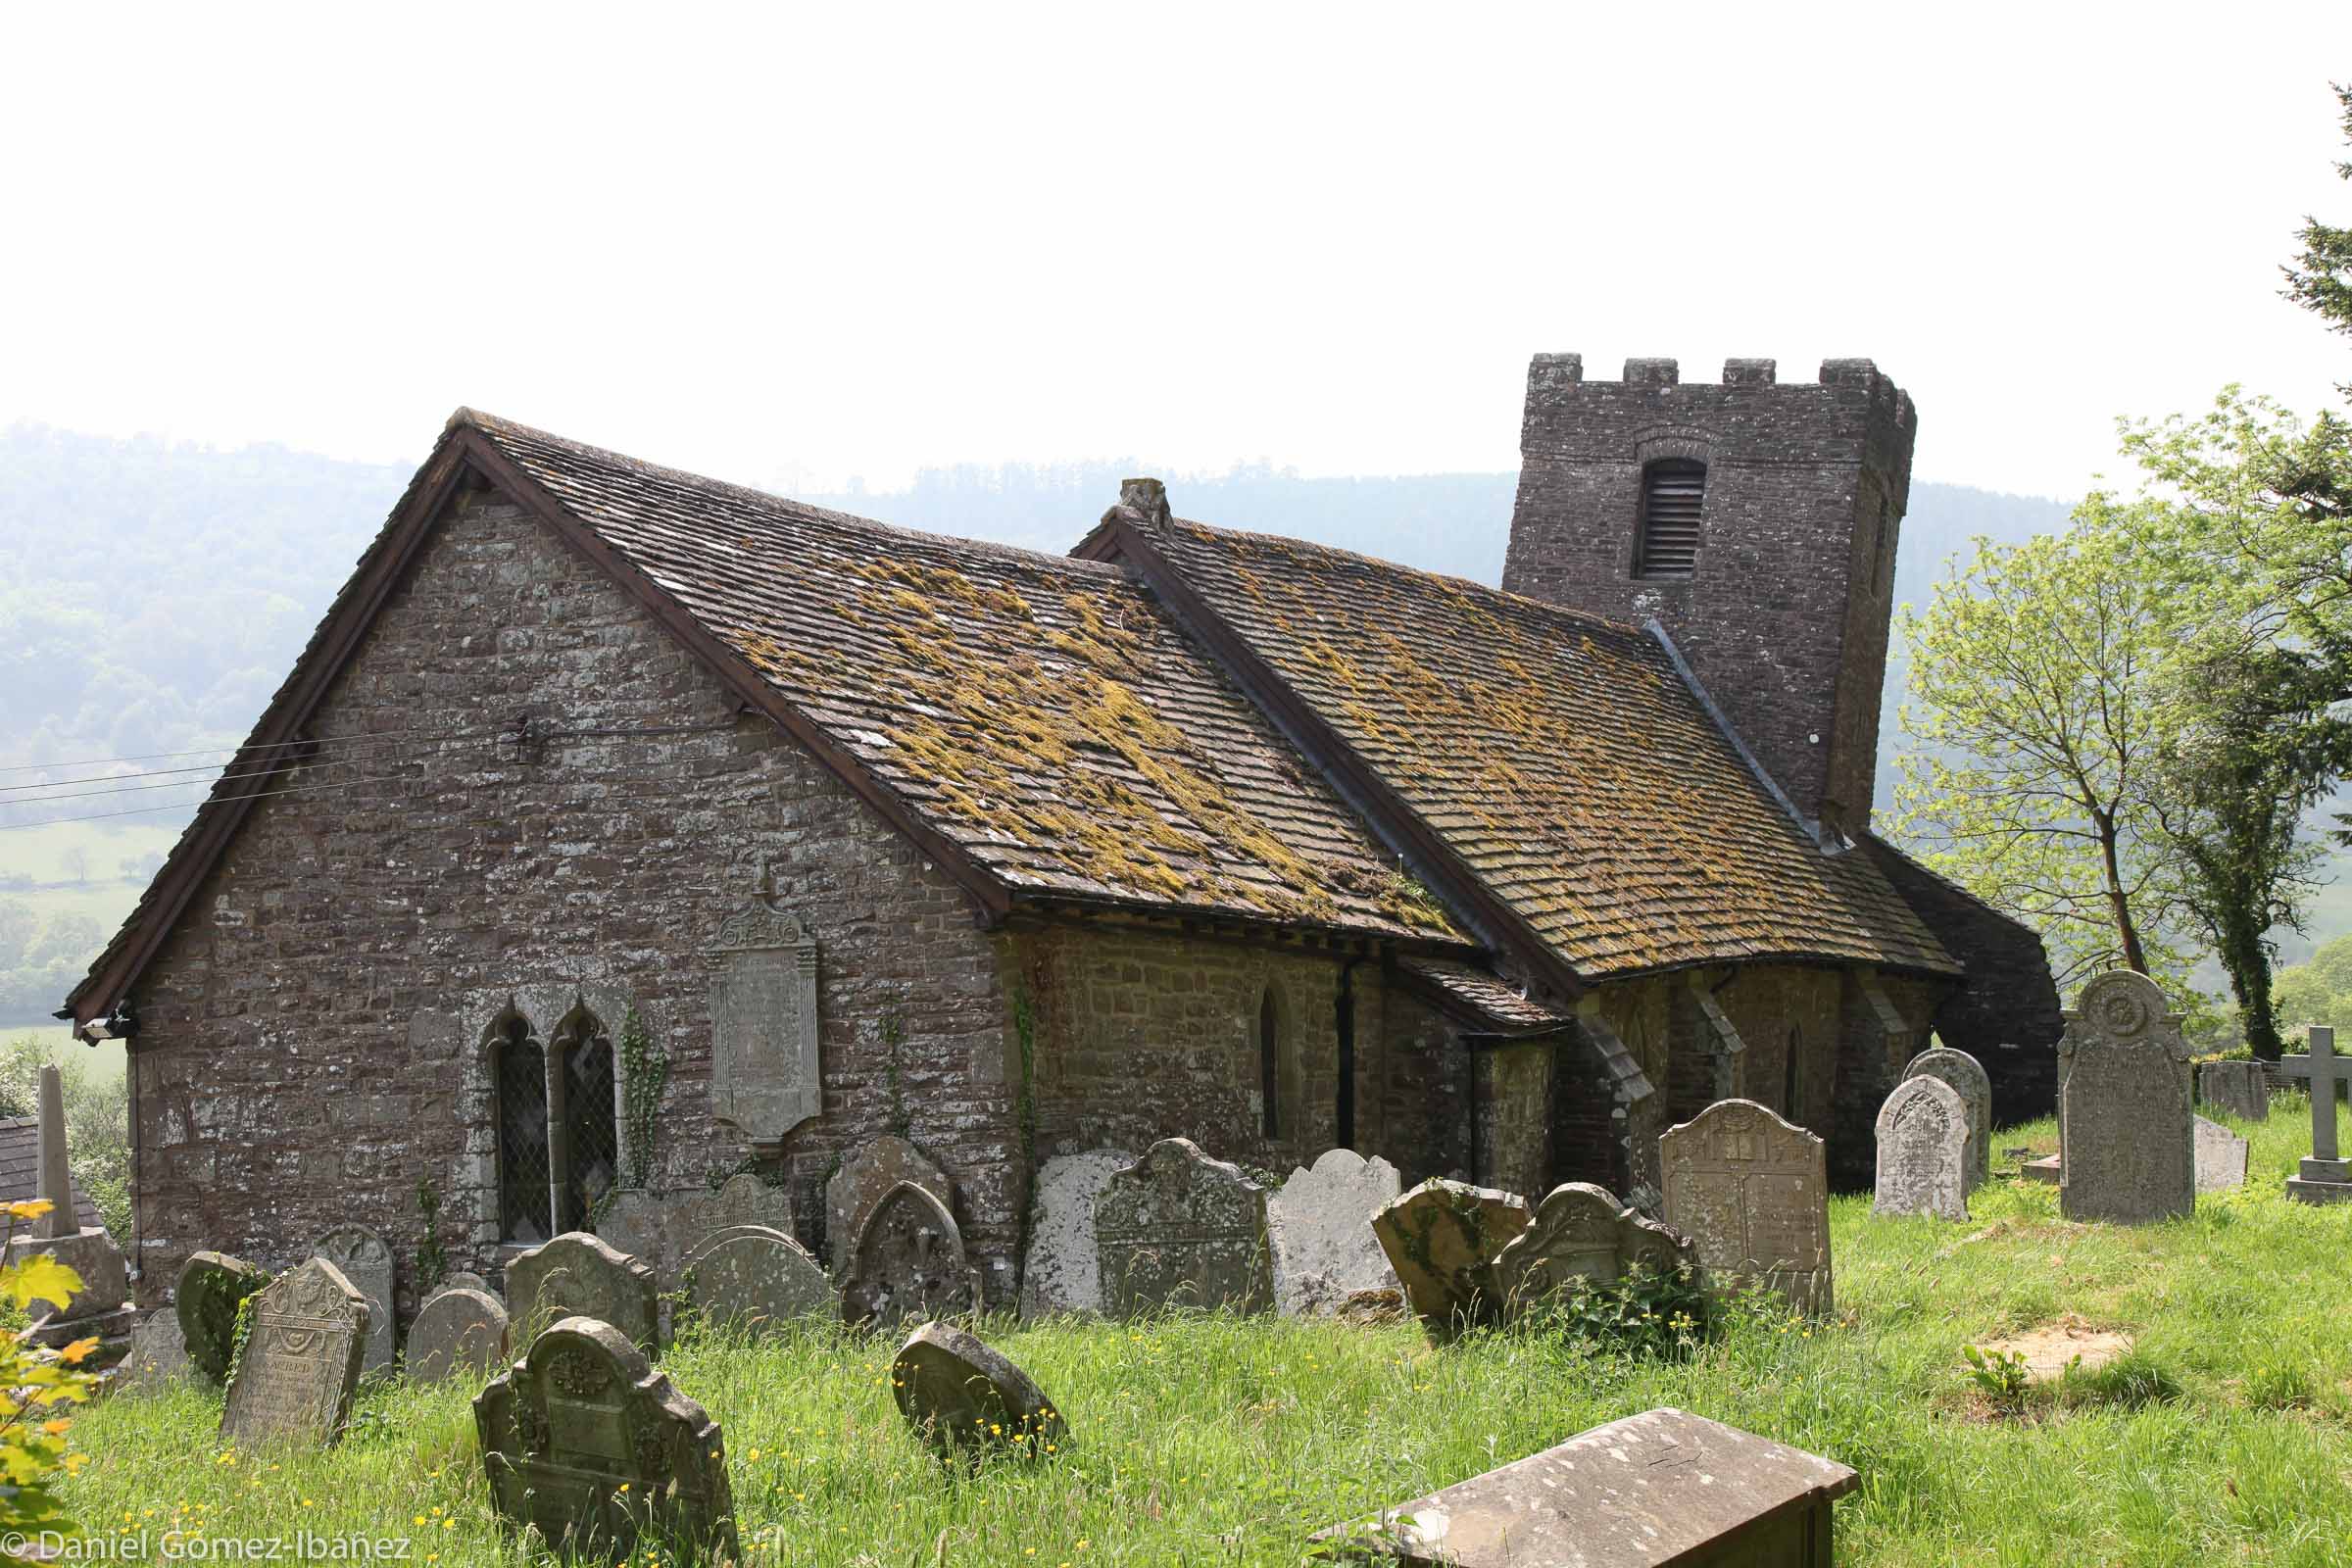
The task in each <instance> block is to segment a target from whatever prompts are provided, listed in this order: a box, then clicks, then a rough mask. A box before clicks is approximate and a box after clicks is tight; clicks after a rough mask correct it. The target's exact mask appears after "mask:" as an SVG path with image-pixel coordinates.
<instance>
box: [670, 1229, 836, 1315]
mask: <svg viewBox="0 0 2352 1568" xmlns="http://www.w3.org/2000/svg"><path fill="white" fill-rule="evenodd" d="M680 1273H681V1277H682V1278H683V1280H684V1282H685V1291H686V1299H687V1301H688V1302H689V1303H690V1304H691V1305H692V1306H693V1307H694V1308H695V1309H696V1310H697V1311H699V1312H701V1313H702V1314H703V1316H704V1317H705V1318H707V1319H709V1320H710V1321H711V1322H713V1323H726V1324H730V1325H733V1326H734V1327H736V1328H739V1329H746V1330H750V1331H751V1332H754V1333H772V1332H774V1331H775V1330H777V1329H780V1328H782V1327H783V1326H784V1325H785V1324H787V1323H789V1322H791V1321H792V1320H793V1319H794V1318H801V1317H810V1316H818V1315H822V1316H827V1317H829V1316H831V1315H832V1313H833V1309H834V1300H833V1282H832V1281H831V1280H828V1279H827V1278H825V1271H824V1270H823V1269H822V1268H820V1267H819V1266H818V1265H817V1261H816V1259H815V1258H813V1257H810V1256H809V1254H808V1253H807V1252H806V1251H804V1250H802V1248H801V1244H800V1243H798V1242H796V1241H794V1240H793V1239H792V1238H791V1237H789V1236H787V1235H785V1234H784V1233H783V1232H782V1231H776V1230H768V1229H766V1228H765V1227H763V1226H759V1225H730V1226H728V1227H727V1228H726V1229H724V1230H722V1231H719V1232H717V1233H716V1234H715V1235H712V1236H711V1237H708V1238H706V1239H705V1240H704V1242H703V1244H702V1245H701V1246H700V1247H697V1248H696V1249H695V1250H693V1251H691V1252H688V1253H687V1254H686V1260H685V1265H684V1267H683V1268H682V1269H681V1271H680Z"/></svg>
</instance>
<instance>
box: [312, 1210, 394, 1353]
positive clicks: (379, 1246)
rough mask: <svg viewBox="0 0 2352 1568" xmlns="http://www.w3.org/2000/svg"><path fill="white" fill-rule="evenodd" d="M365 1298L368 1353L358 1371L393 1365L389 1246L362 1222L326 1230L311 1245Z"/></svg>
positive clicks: (313, 1249)
mask: <svg viewBox="0 0 2352 1568" xmlns="http://www.w3.org/2000/svg"><path fill="white" fill-rule="evenodd" d="M311 1252H312V1254H313V1255H314V1256H317V1257H323V1258H325V1259H326V1260H327V1261H328V1262H329V1263H332V1264H334V1265H335V1267H336V1268H337V1269H338V1270H339V1271H341V1273H342V1275H343V1277H344V1278H345V1279H347V1280H349V1281H351V1283H352V1284H354V1285H356V1286H358V1287H359V1289H360V1294H361V1295H363V1296H365V1297H367V1298H368V1353H367V1355H366V1357H365V1358H364V1359H362V1361H361V1362H360V1375H361V1376H362V1377H367V1376H369V1375H370V1374H372V1373H376V1372H388V1371H390V1370H391V1369H392V1249H391V1248H390V1247H388V1246H386V1245H385V1243H384V1239H383V1238H382V1237H381V1236H378V1235H376V1234H375V1232H373V1231H371V1230H369V1229H368V1227H366V1226H365V1225H345V1226H343V1227H341V1228H340V1229H337V1230H331V1231H328V1232H327V1233H326V1234H325V1235H324V1236H321V1237H319V1240H318V1243H317V1244H316V1245H315V1246H313V1247H312V1249H311Z"/></svg>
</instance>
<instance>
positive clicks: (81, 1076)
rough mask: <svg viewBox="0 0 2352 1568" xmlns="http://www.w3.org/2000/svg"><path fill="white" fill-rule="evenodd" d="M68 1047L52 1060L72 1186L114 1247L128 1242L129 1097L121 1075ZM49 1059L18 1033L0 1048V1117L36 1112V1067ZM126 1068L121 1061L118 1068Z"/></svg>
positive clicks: (38, 1076)
mask: <svg viewBox="0 0 2352 1568" xmlns="http://www.w3.org/2000/svg"><path fill="white" fill-rule="evenodd" d="M88 1054H89V1052H88V1051H87V1049H86V1048H84V1047H79V1046H76V1047H73V1048H71V1051H70V1052H69V1054H67V1055H66V1056H65V1057H64V1059H63V1060H61V1061H59V1062H58V1077H59V1080H60V1082H59V1087H60V1088H61V1089H62V1090H64V1091H65V1102H66V1147H67V1149H68V1150H69V1151H71V1152H72V1155H73V1185H74V1187H75V1188H76V1189H78V1190H79V1191H80V1192H82V1193H85V1194H87V1195H88V1197H89V1200H90V1201H91V1202H92V1203H94V1204H96V1205H97V1208H98V1214H99V1217H100V1218H101V1219H102V1220H104V1221H105V1223H106V1229H107V1233H108V1234H109V1235H111V1236H113V1237H114V1239H115V1241H116V1243H117V1244H118V1245H120V1246H123V1247H128V1246H129V1245H130V1098H129V1089H128V1085H127V1083H126V1082H125V1080H124V1079H123V1078H121V1077H118V1076H116V1075H115V1074H113V1073H109V1072H100V1071H98V1070H96V1069H95V1068H94V1067H93V1066H91V1065H90V1063H88V1062H87V1061H85V1060H83V1059H82V1058H83V1057H85V1056H87V1055H88ZM50 1060H51V1057H50V1054H49V1052H48V1050H47V1048H46V1047H44V1046H43V1045H42V1044H41V1042H40V1040H39V1038H38V1037H36V1036H33V1035H20V1036H18V1037H17V1038H16V1039H15V1040H12V1041H10V1042H9V1043H8V1044H7V1046H5V1047H0V1116H36V1115H38V1114H40V1107H41V1069H42V1068H43V1067H44V1066H46V1065H48V1064H49V1062H50ZM128 1070H129V1068H128V1066H127V1064H125V1067H124V1071H125V1072H127V1071H128Z"/></svg>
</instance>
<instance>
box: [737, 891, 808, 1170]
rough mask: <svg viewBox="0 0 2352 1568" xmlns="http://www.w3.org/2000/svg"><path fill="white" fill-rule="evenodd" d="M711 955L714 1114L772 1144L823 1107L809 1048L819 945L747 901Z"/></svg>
mask: <svg viewBox="0 0 2352 1568" xmlns="http://www.w3.org/2000/svg"><path fill="white" fill-rule="evenodd" d="M711 952H712V954H713V956H715V957H716V959H717V964H716V967H715V968H714V969H713V971H712V973H711V1110H712V1114H714V1115H716V1116H717V1117H718V1119H719V1120H721V1121H724V1122H728V1123H730V1124H732V1125H733V1126H734V1127H735V1128H736V1129H737V1130H738V1131H740V1132H741V1133H742V1134H743V1135H744V1137H746V1138H748V1139H750V1140H751V1141H752V1142H753V1143H755V1144H774V1143H777V1142H780V1141H781V1140H782V1139H783V1137H784V1136H785V1134H787V1133H789V1132H791V1131H792V1130H793V1129H794V1128H795V1127H798V1126H799V1125H800V1124H801V1123H803V1122H805V1121H807V1120H809V1118H810V1117H812V1116H815V1115H817V1114H819V1113H820V1112H821V1111H823V1109H824V1082H823V1079H822V1078H821V1076H820V1075H819V1070H818V1060H817V1046H816V942H815V939H814V938H812V937H810V936H809V930H808V928H807V927H806V926H804V925H802V924H801V922H800V920H799V919H798V918H796V917H795V916H793V915H791V914H789V913H787V912H785V911H784V910H782V909H778V908H775V907H771V906H770V905H769V904H768V903H767V901H766V900H765V899H754V900H753V901H752V902H751V903H750V904H748V905H746V906H745V907H743V908H742V909H741V910H739V911H738V912H737V913H735V914H734V915H733V916H732V917H730V918H729V919H728V920H727V921H726V922H725V923H724V924H723V925H721V926H720V927H719V928H718V940H717V942H716V943H714V944H713V945H712V948H711Z"/></svg>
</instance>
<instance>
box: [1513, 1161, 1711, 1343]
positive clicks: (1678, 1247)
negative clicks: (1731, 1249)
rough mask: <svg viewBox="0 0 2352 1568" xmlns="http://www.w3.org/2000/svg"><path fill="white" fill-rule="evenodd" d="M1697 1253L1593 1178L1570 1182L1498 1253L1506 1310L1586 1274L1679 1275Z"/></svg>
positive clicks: (1593, 1279)
mask: <svg viewBox="0 0 2352 1568" xmlns="http://www.w3.org/2000/svg"><path fill="white" fill-rule="evenodd" d="M1688 1260H1689V1259H1688V1257H1687V1255H1686V1249H1685V1248H1684V1245H1683V1241H1682V1238H1681V1237H1679V1236H1677V1235H1675V1234H1674V1233H1673V1232H1672V1231H1670V1230H1668V1229H1667V1228H1666V1227H1665V1226H1663V1225H1661V1224H1659V1223H1658V1222H1657V1221H1656V1220H1654V1219H1647V1218H1644V1217H1643V1216H1642V1215H1640V1214H1637V1213H1636V1212H1634V1210H1632V1209H1631V1208H1628V1207H1627V1206H1626V1205H1625V1204H1623V1203H1621V1202H1619V1201H1617V1195H1616V1194H1615V1193H1612V1192H1610V1191H1609V1190H1608V1189H1607V1188H1605V1187H1595V1186H1594V1185H1593V1183H1591V1182H1563V1183H1561V1184H1560V1185H1559V1186H1557V1187H1554V1188H1553V1189H1552V1190H1551V1191H1550V1192H1548V1193H1546V1194H1545V1195H1544V1201H1542V1202H1541V1203H1538V1204H1537V1205H1536V1209H1535V1213H1534V1215H1533V1216H1532V1217H1531V1218H1530V1219H1529V1220H1528V1222H1527V1228H1526V1229H1525V1230H1523V1231H1521V1232H1520V1233H1519V1234H1518V1235H1516V1236H1514V1237H1512V1238H1511V1239H1510V1240H1509V1241H1508V1242H1505V1243H1504V1244H1503V1246H1502V1250H1500V1251H1499V1252H1497V1253H1495V1282H1496V1284H1497V1285H1498V1286H1499V1287H1500V1288H1501V1291H1502V1300H1503V1311H1504V1312H1505V1314H1506V1315H1516V1314H1518V1313H1519V1312H1522V1311H1525V1310H1526V1309H1527V1308H1529V1307H1532V1306H1535V1305H1537V1304H1538V1303H1540V1302H1541V1301H1543V1300H1544V1298H1546V1297H1549V1296H1553V1295H1556V1294H1557V1293H1558V1292H1560V1291H1563V1290H1566V1289H1568V1288H1569V1287H1570V1286H1571V1285H1572V1284H1574V1283H1575V1282H1578V1281H1585V1282H1589V1283H1592V1284H1594V1285H1606V1284H1609V1283H1610V1282H1612V1281H1615V1280H1619V1279H1622V1278H1624V1277H1625V1275H1626V1274H1627V1273H1629V1272H1630V1271H1632V1270H1634V1269H1637V1268H1640V1269H1645V1270H1647V1271H1648V1272H1650V1273H1653V1274H1671V1273H1673V1272H1674V1271H1675V1270H1676V1269H1678V1268H1681V1267H1682V1266H1683V1265H1684V1263H1685V1262H1687V1261H1688Z"/></svg>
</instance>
